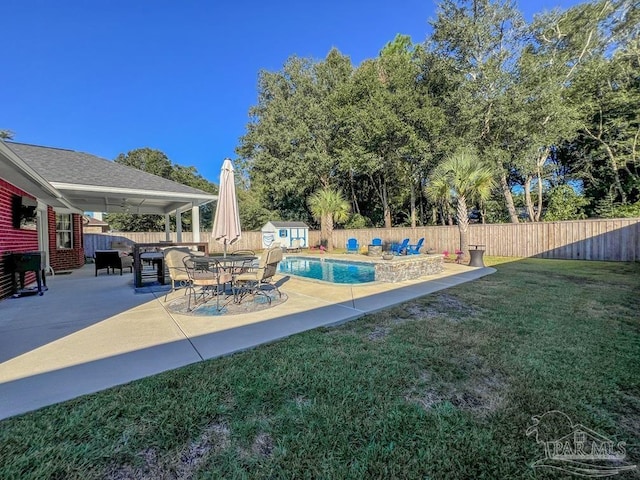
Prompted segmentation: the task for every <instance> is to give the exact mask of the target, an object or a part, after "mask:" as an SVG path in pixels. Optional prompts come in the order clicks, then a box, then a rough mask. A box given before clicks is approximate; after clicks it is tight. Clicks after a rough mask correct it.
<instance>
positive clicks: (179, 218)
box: [176, 210, 182, 242]
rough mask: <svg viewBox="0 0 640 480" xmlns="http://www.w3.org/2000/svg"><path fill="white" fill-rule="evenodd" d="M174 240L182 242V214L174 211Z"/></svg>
mask: <svg viewBox="0 0 640 480" xmlns="http://www.w3.org/2000/svg"><path fill="white" fill-rule="evenodd" d="M176 240H177V241H178V242H181V241H182V214H181V213H180V212H179V211H177V210H176Z"/></svg>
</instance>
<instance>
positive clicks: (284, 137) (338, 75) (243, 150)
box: [237, 49, 352, 220]
mask: <svg viewBox="0 0 640 480" xmlns="http://www.w3.org/2000/svg"><path fill="white" fill-rule="evenodd" d="M351 72H352V66H351V61H350V59H349V58H348V57H345V56H344V55H342V54H341V53H340V52H338V51H337V50H336V49H332V50H331V51H330V52H329V54H328V55H327V57H326V59H324V60H323V61H320V62H314V61H313V60H311V59H304V58H298V57H291V58H289V59H288V60H287V62H286V63H285V65H284V68H283V69H282V71H279V72H267V71H262V72H260V75H259V80H258V89H259V92H258V104H257V105H256V106H253V107H252V108H251V109H250V116H251V121H250V122H249V124H248V126H247V132H246V134H245V135H244V136H243V137H242V138H241V139H240V146H239V147H238V149H237V152H238V154H239V155H240V157H241V158H240V162H239V167H240V168H241V169H242V170H243V172H244V174H245V175H246V176H247V177H248V178H249V182H250V188H252V189H253V188H254V186H255V187H256V188H255V191H256V192H259V193H260V194H262V195H264V196H263V198H262V201H263V203H264V204H265V205H266V207H267V208H268V209H269V210H272V211H275V212H278V213H279V215H280V216H281V217H283V218H287V219H292V220H293V219H297V220H308V219H309V218H310V217H309V212H308V209H307V204H306V202H305V200H304V199H305V198H306V197H307V196H308V195H309V194H310V193H311V192H313V190H315V189H316V188H317V185H318V184H320V186H321V187H324V188H326V187H329V186H330V185H333V184H335V183H336V181H337V177H339V175H340V173H339V170H338V163H339V154H338V152H337V143H336V135H337V132H338V125H337V117H336V114H335V109H336V101H335V98H336V95H337V91H338V90H339V88H340V85H341V84H343V83H344V82H346V81H347V79H348V78H349V76H350V75H351Z"/></svg>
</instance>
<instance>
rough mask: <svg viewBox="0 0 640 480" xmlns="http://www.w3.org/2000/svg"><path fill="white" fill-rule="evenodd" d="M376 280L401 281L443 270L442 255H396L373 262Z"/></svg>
mask: <svg viewBox="0 0 640 480" xmlns="http://www.w3.org/2000/svg"><path fill="white" fill-rule="evenodd" d="M375 268H376V281H378V282H401V281H403V280H414V279H416V278H420V277H423V276H425V275H434V274H436V273H440V272H442V271H443V270H444V262H443V258H442V255H408V256H396V257H393V259H392V260H380V261H376V262H375Z"/></svg>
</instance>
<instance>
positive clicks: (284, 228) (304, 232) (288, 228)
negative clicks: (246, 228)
mask: <svg viewBox="0 0 640 480" xmlns="http://www.w3.org/2000/svg"><path fill="white" fill-rule="evenodd" d="M294 240H299V246H300V247H301V248H307V247H308V246H309V227H308V226H307V224H306V223H304V222H276V221H273V222H267V224H266V225H265V226H264V227H262V248H269V247H270V246H271V245H273V243H274V242H276V243H280V246H281V247H285V248H291V247H292V246H293V241H294Z"/></svg>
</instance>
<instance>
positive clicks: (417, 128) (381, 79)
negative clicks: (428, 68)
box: [341, 35, 444, 228]
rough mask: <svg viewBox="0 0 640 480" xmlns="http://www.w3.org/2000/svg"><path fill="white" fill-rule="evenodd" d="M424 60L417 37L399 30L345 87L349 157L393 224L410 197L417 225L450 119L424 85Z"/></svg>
mask: <svg viewBox="0 0 640 480" xmlns="http://www.w3.org/2000/svg"><path fill="white" fill-rule="evenodd" d="M419 60H420V55H419V52H418V51H417V50H416V47H415V46H414V45H413V44H412V43H411V39H410V38H409V37H407V36H404V35H398V36H397V37H396V38H395V39H394V40H393V41H392V42H389V43H388V44H387V45H386V46H385V47H384V48H383V49H382V51H381V52H380V55H379V57H378V58H376V59H372V60H367V61H365V62H363V63H362V64H361V65H360V66H359V67H358V69H357V70H356V71H355V72H354V75H353V76H352V77H351V81H350V82H349V83H348V85H347V87H346V88H344V89H343V96H342V100H343V101H342V103H343V108H342V109H341V113H342V119H343V120H342V122H341V125H342V130H341V134H342V146H343V150H342V152H343V157H344V158H345V159H346V160H347V166H348V168H349V169H350V170H351V171H353V172H355V173H356V174H357V175H358V176H361V177H364V178H366V180H367V183H368V185H369V186H370V188H371V189H372V190H373V191H374V192H375V194H376V196H377V202H379V204H380V206H381V209H382V215H383V221H384V225H385V227H387V228H388V227H391V226H392V224H393V220H394V211H393V210H396V213H397V211H398V210H400V208H401V206H402V204H403V203H404V202H405V201H406V203H408V205H409V211H410V213H409V215H408V216H409V219H410V222H411V224H412V225H413V226H415V225H416V198H417V197H416V194H417V192H418V191H419V190H420V185H421V183H422V182H421V180H422V178H423V173H424V171H425V170H426V168H427V167H426V165H427V164H428V162H429V161H430V160H431V159H432V148H431V147H432V145H431V143H430V141H431V140H432V139H433V138H437V137H438V133H439V131H440V130H441V129H442V128H443V125H444V118H443V115H442V113H441V112H440V111H438V110H437V108H436V106H435V105H433V103H432V102H431V98H430V97H429V96H428V95H426V94H425V92H424V91H422V90H421V84H420V83H419V82H418V77H419V75H420V63H419ZM393 207H395V208H393Z"/></svg>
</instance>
